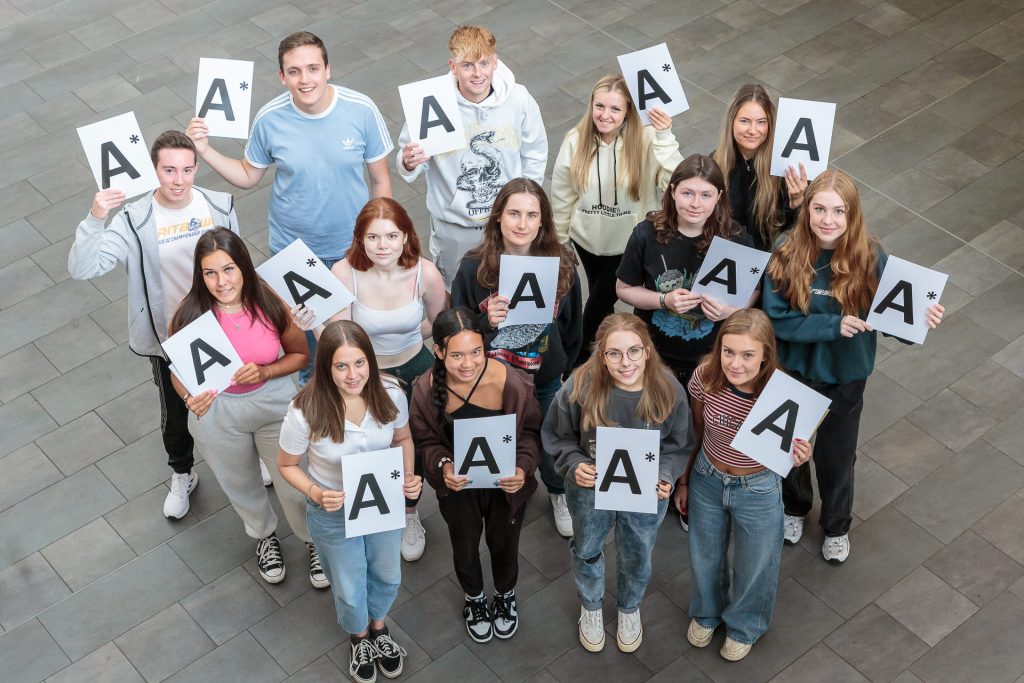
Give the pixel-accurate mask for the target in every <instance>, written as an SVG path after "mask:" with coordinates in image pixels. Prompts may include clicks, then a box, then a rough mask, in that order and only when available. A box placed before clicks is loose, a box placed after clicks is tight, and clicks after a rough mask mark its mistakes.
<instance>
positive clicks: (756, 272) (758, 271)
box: [750, 266, 761, 275]
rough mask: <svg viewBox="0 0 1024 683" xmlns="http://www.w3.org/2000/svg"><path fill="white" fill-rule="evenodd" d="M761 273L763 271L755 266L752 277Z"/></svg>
mask: <svg viewBox="0 0 1024 683" xmlns="http://www.w3.org/2000/svg"><path fill="white" fill-rule="evenodd" d="M760 272H761V269H760V268H758V267H757V266H754V267H753V268H751V269H750V274H751V275H757V274H758V273H760Z"/></svg>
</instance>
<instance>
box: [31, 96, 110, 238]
mask: <svg viewBox="0 0 1024 683" xmlns="http://www.w3.org/2000/svg"><path fill="white" fill-rule="evenodd" d="M94 114H95V111H94V110H93V109H92V107H90V106H89V105H87V104H86V103H85V102H83V101H82V100H81V98H79V97H78V95H76V94H75V93H73V92H69V93H65V94H63V95H59V96H57V97H55V98H53V99H52V100H49V101H47V102H45V103H44V104H40V105H38V106H35V107H32V108H31V109H29V110H28V115H29V116H30V117H31V118H32V120H33V121H34V122H35V123H36V124H37V125H39V126H42V127H43V128H45V129H46V130H47V131H48V132H50V133H53V132H54V131H58V130H61V129H62V128H68V127H69V126H74V125H75V124H77V123H80V122H82V121H83V120H84V119H88V118H91V117H92V116H93V115H94ZM76 162H77V160H76ZM78 163H80V162H78ZM89 177H90V178H91V176H89ZM90 189H92V190H93V192H95V190H96V187H95V185H93V186H92V187H91V188H90ZM72 227H74V226H72Z"/></svg>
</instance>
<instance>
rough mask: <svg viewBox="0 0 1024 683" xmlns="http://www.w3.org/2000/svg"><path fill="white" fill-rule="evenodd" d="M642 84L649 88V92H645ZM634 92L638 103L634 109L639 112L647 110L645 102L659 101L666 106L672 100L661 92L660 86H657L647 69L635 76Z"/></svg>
mask: <svg viewBox="0 0 1024 683" xmlns="http://www.w3.org/2000/svg"><path fill="white" fill-rule="evenodd" d="M644 84H647V85H648V86H650V89H651V91H650V92H647V89H646V88H645V87H644ZM636 92H637V95H639V97H637V99H638V100H640V101H639V102H637V105H636V108H637V109H638V110H640V111H644V110H645V109H647V100H661V103H662V104H668V103H669V102H671V101H672V98H671V97H669V96H668V93H667V92H665V91H664V90H662V88H661V86H660V85H658V81H656V80H654V77H653V76H651V72H650V71H648V70H647V69H641V70H640V71H639V73H637V75H636Z"/></svg>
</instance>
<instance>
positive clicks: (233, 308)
mask: <svg viewBox="0 0 1024 683" xmlns="http://www.w3.org/2000/svg"><path fill="white" fill-rule="evenodd" d="M214 303H216V304H217V308H219V309H220V310H221V311H223V312H224V314H225V315H226V316H227V317H228V320H230V321H231V322H232V324H233V325H234V326H235V330H236V331H237V330H240V329H242V322H241V321H240V320H236V319H235V318H234V316H232V314H235V315H237V314H239V313H241V312H242V309H244V308H245V306H244V305H242V304H233V305H230V306H225V305H224V304H222V303H221V302H219V301H216V302H214Z"/></svg>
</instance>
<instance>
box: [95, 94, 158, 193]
mask: <svg viewBox="0 0 1024 683" xmlns="http://www.w3.org/2000/svg"><path fill="white" fill-rule="evenodd" d="M78 139H79V140H81V141H82V148H83V149H84V150H85V158H86V159H88V160H89V168H91V169H92V175H93V177H94V178H95V179H96V186H97V187H99V189H101V190H105V189H107V188H108V187H114V188H117V189H119V190H124V193H125V195H126V196H128V197H137V196H138V195H140V194H143V193H144V192H149V191H151V190H155V189H156V188H158V187H160V181H159V180H157V177H156V169H154V168H153V161H152V160H151V159H150V158H149V147H147V146H146V141H145V140H143V139H142V130H141V129H140V128H139V122H138V121H136V120H135V112H133V111H130V112H128V113H127V114H120V115H118V116H114V117H112V118H109V119H104V120H103V121H97V122H96V123H90V124H89V125H88V126H82V127H81V128H79V129H78Z"/></svg>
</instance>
